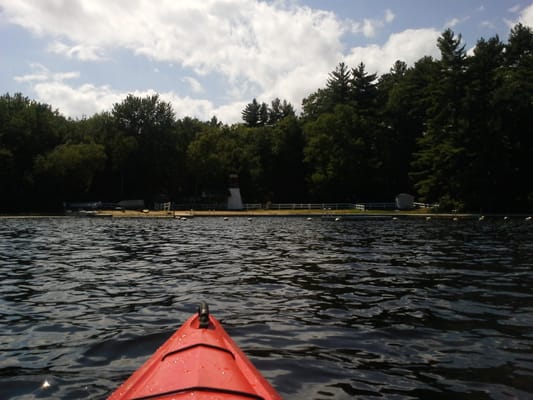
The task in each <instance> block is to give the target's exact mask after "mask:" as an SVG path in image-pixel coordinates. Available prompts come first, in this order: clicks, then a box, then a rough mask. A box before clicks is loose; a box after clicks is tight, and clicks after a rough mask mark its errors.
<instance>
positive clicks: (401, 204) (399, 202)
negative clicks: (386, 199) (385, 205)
mask: <svg viewBox="0 0 533 400" xmlns="http://www.w3.org/2000/svg"><path fill="white" fill-rule="evenodd" d="M396 208H397V209H398V210H412V209H413V208H415V197H414V196H412V195H410V194H407V193H400V194H399V195H397V196H396Z"/></svg>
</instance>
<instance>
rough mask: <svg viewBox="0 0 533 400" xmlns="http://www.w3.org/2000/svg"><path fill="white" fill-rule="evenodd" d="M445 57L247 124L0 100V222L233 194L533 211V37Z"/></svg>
mask: <svg viewBox="0 0 533 400" xmlns="http://www.w3.org/2000/svg"><path fill="white" fill-rule="evenodd" d="M437 46H438V48H439V50H440V57H439V58H438V59H433V58H431V57H423V58H421V59H420V60H418V61H417V62H415V64H414V65H413V66H412V67H408V66H407V65H406V64H405V63H404V62H402V61H401V60H398V61H396V62H395V63H394V65H392V66H391V69H390V71H389V73H386V74H383V75H382V76H379V77H378V76H377V75H376V74H371V73H368V72H367V71H366V68H365V65H364V64H363V63H360V64H359V65H357V66H355V67H350V66H348V65H347V64H345V63H343V62H341V63H339V64H338V65H337V67H335V69H334V70H333V71H332V72H331V73H330V74H329V76H327V77H326V82H325V87H323V88H319V89H317V90H316V91H315V92H314V93H311V94H310V95H308V96H307V97H306V98H304V99H303V101H302V113H301V115H300V116H299V117H298V116H296V113H295V110H294V108H293V106H292V105H291V104H290V103H288V102H287V101H286V100H283V101H281V100H280V99H279V98H275V99H274V100H272V102H271V103H270V104H267V103H264V102H263V103H259V102H258V101H257V100H256V99H253V100H252V102H251V103H249V104H247V105H246V106H245V108H244V110H243V111H242V119H243V122H244V124H236V125H233V126H228V125H224V124H223V123H221V122H220V121H219V120H218V119H217V118H216V117H213V118H212V119H211V120H210V121H206V122H202V121H199V120H196V119H193V118H188V117H186V118H183V119H180V120H176V117H175V114H174V111H173V109H172V107H171V105H170V104H169V103H168V102H165V101H163V100H162V99H161V98H160V97H159V96H158V95H153V96H146V97H136V96H133V95H129V96H127V97H126V98H125V99H124V100H123V101H122V102H120V103H117V104H115V105H114V106H113V108H112V109H111V110H110V111H109V112H104V113H100V114H95V115H93V116H91V117H90V118H84V119H81V120H70V119H66V118H64V117H62V116H61V115H60V114H58V112H57V111H54V110H52V108H51V107H50V106H48V105H46V104H41V103H38V102H35V101H32V100H30V99H28V98H26V97H24V96H22V95H21V94H15V95H9V94H6V95H4V96H0V190H1V193H2V194H3V195H2V196H0V212H9V211H23V210H32V211H36V210H40V209H51V208H56V207H59V206H60V204H61V203H62V202H63V201H66V200H71V201H76V200H104V201H117V200H121V199H127V198H130V199H131V198H142V199H144V200H145V201H147V202H148V203H150V202H151V201H153V200H154V199H155V198H160V197H169V198H171V199H173V200H175V201H180V200H181V199H186V201H190V200H191V199H192V201H201V199H207V198H210V199H215V200H216V199H218V200H220V201H223V200H224V198H225V196H226V195H227V185H228V176H229V175H230V174H238V175H239V181H240V185H241V191H242V194H243V198H244V200H245V201H247V202H263V203H266V202H269V201H273V202H308V201H313V200H316V201H327V202H337V201H359V200H360V201H391V200H392V199H393V197H394V195H396V194H397V193H400V192H410V193H413V194H415V195H416V196H417V197H418V199H420V200H423V201H426V202H437V203H439V205H440V207H441V209H442V210H451V209H456V210H470V211H483V212H488V211H504V210H505V211H512V210H517V211H518V210H523V211H525V210H533V185H531V184H530V181H531V176H533V163H532V162H531V154H533V135H532V134H531V126H533V32H532V30H531V28H529V27H526V26H524V25H521V24H518V25H516V26H515V27H514V28H513V29H512V30H511V32H510V35H509V38H508V41H507V43H502V42H501V41H500V39H499V38H498V37H493V38H489V39H487V40H486V39H480V40H479V41H478V43H477V44H476V47H475V48H474V49H473V52H472V53H471V55H467V54H466V52H465V47H464V44H463V43H462V41H461V36H460V35H457V36H456V35H455V34H454V32H452V31H451V30H449V29H448V30H446V31H444V32H443V34H442V35H441V37H440V38H439V39H438V40H437Z"/></svg>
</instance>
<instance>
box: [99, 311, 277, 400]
mask: <svg viewBox="0 0 533 400" xmlns="http://www.w3.org/2000/svg"><path fill="white" fill-rule="evenodd" d="M118 399H131V400H133V399H136V400H141V399H143V400H148V399H150V400H152V399H200V400H205V399H235V400H239V399H256V400H270V399H281V396H280V395H279V394H278V393H276V391H275V390H274V388H273V387H272V386H271V385H270V384H269V383H268V382H267V381H266V379H265V378H263V376H262V375H261V373H260V372H259V371H258V370H257V369H256V368H255V367H254V366H253V364H252V362H251V361H250V360H249V359H248V358H247V357H246V355H245V354H244V353H243V352H242V350H241V349H239V347H238V346H237V345H236V344H235V342H234V341H233V340H232V339H231V338H230V337H229V335H228V334H227V332H226V331H225V330H224V328H222V325H221V324H220V322H218V321H217V319H216V318H215V317H213V316H212V315H209V310H208V308H207V305H206V304H205V303H202V305H201V306H200V308H199V309H198V314H195V315H193V316H192V317H191V318H189V319H188V320H187V321H186V322H185V323H184V324H183V325H182V327H181V328H180V329H178V330H177V331H176V333H174V334H173V335H172V336H171V337H170V339H168V340H167V341H166V342H165V343H164V344H163V345H162V346H161V347H160V348H159V349H158V350H157V351H156V352H155V353H154V354H153V355H152V357H150V358H149V359H148V361H146V362H145V363H144V364H143V365H142V367H141V368H139V369H138V370H137V371H135V372H134V373H133V374H132V375H131V376H130V377H129V378H128V379H127V380H126V382H124V383H123V384H122V385H121V386H120V387H119V388H118V389H117V390H115V392H113V394H111V396H110V397H109V398H108V400H118Z"/></svg>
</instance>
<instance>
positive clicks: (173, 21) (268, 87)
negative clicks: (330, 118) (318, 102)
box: [0, 0, 393, 107]
mask: <svg viewBox="0 0 533 400" xmlns="http://www.w3.org/2000/svg"><path fill="white" fill-rule="evenodd" d="M0 7H2V8H3V9H2V12H3V16H4V19H6V20H7V21H9V22H11V23H14V24H17V25H20V26H22V27H24V28H25V29H27V30H30V31H32V32H33V33H35V34H37V35H40V36H41V37H43V38H44V39H49V40H50V42H51V43H50V44H49V46H48V50H49V51H51V52H53V53H55V54H59V55H61V56H64V57H66V58H76V59H79V60H82V61H88V60H91V61H92V60H100V61H102V60H104V58H103V54H105V55H106V57H111V56H112V55H114V54H118V53H120V52H116V51H115V50H127V51H129V52H131V53H133V54H136V55H138V56H140V57H146V58H148V59H150V60H151V62H154V63H157V62H164V63H165V64H167V65H168V64H175V65H179V66H180V67H181V68H184V69H186V70H191V71H192V72H193V75H194V74H195V76H189V77H188V78H186V81H187V82H188V83H189V85H191V88H192V89H193V91H195V92H196V93H199V90H200V88H201V84H200V83H201V82H202V77H204V76H207V75H212V76H217V77H221V79H224V80H225V83H226V85H227V87H226V88H225V90H226V93H228V94H230V95H231V94H233V95H234V96H237V97H230V98H229V99H228V101H231V102H233V101H243V99H246V100H248V101H249V100H250V99H251V98H252V97H261V96H266V94H267V93H270V92H271V91H272V88H273V87H277V88H282V89H283V90H282V92H281V93H278V94H276V96H279V97H281V96H282V95H283V94H284V93H287V94H293V95H298V96H301V94H302V93H307V94H308V93H309V91H308V90H306V89H305V87H304V85H305V84H307V83H309V82H312V83H313V85H315V84H316V81H317V76H321V77H323V78H322V81H324V79H325V77H327V74H328V72H329V71H330V70H331V69H332V68H333V67H334V65H335V64H336V63H337V62H338V61H339V60H340V59H342V57H343V55H342V48H343V45H342V43H341V38H342V36H343V34H344V33H345V27H346V25H345V22H344V21H341V20H340V19H338V18H337V17H336V16H335V15H334V14H333V13H332V12H328V11H322V10H314V9H311V8H309V7H304V6H298V5H297V3H296V2H294V3H292V2H283V1H279V2H278V1H274V2H268V3H267V2H264V1H258V0H256V1H251V0H225V1H216V0H205V1H195V2H184V1H174V0H159V1H157V2H151V1H143V0H114V1H108V0H91V1H83V0H69V1H57V0H40V1H34V0H17V1H10V0H0ZM384 18H385V19H386V20H391V18H393V14H392V12H389V11H387V13H386V14H385V17H384ZM381 23H382V22H381ZM375 29H376V28H375V27H374V25H373V22H372V23H371V22H369V23H367V26H366V27H364V31H365V32H366V34H367V35H369V34H373V33H372V32H373V31H374V30H375ZM104 61H108V62H116V61H117V60H104ZM295 71H299V72H300V73H302V74H304V75H303V76H299V77H298V76H297V75H296V74H295ZM288 77H292V78H296V77H297V78H300V79H301V82H300V83H299V84H298V83H297V82H293V81H289V80H288ZM190 78H192V79H195V81H192V80H191V79H190ZM287 100H289V101H291V102H292V103H293V104H294V105H295V106H296V107H297V106H298V105H299V103H300V102H301V100H302V98H301V97H299V98H296V97H290V98H287Z"/></svg>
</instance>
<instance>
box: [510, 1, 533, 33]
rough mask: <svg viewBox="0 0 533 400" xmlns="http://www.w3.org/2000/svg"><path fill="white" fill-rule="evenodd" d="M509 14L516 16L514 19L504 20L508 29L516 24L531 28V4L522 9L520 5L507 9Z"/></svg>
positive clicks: (532, 22) (532, 7) (532, 18)
mask: <svg viewBox="0 0 533 400" xmlns="http://www.w3.org/2000/svg"><path fill="white" fill-rule="evenodd" d="M508 11H509V12H510V13H513V14H518V16H517V18H515V19H512V20H511V19H507V18H504V22H505V23H506V24H507V26H508V27H509V28H513V27H514V26H515V25H516V24H518V23H522V24H524V25H526V26H529V27H533V4H531V5H529V6H527V7H524V8H522V7H521V6H520V5H515V6H514V7H511V8H509V9H508Z"/></svg>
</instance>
